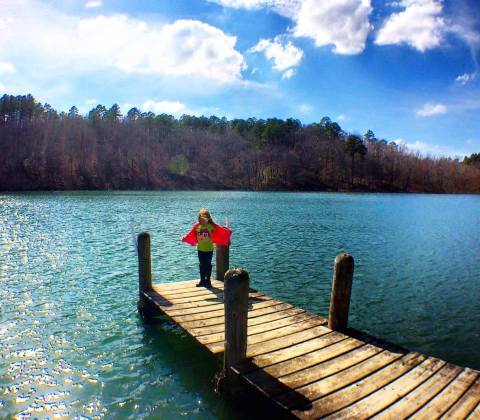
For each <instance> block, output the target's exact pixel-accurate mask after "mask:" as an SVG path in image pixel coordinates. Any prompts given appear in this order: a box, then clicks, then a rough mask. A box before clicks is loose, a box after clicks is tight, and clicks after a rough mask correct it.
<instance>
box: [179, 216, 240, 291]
mask: <svg viewBox="0 0 480 420" xmlns="http://www.w3.org/2000/svg"><path fill="white" fill-rule="evenodd" d="M231 235H232V231H231V230H230V229H229V228H228V227H222V226H220V225H218V224H217V223H215V222H214V221H213V219H212V216H211V215H210V212H209V211H208V210H207V209H205V208H202V209H200V211H199V212H198V222H197V223H195V224H194V225H193V227H192V229H191V230H190V232H188V233H187V234H186V235H185V236H184V237H183V238H182V241H183V242H186V243H187V244H189V245H192V246H195V245H196V246H197V252H198V261H199V266H200V283H198V284H197V287H202V286H203V287H208V288H209V287H212V284H211V282H210V277H211V275H212V257H213V245H214V244H216V245H225V246H228V245H230V237H231Z"/></svg>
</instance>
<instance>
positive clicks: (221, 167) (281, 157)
mask: <svg viewBox="0 0 480 420" xmlns="http://www.w3.org/2000/svg"><path fill="white" fill-rule="evenodd" d="M0 147H1V153H0V190H4V191H5V190H9V191H13V190H74V189H171V188H179V189H217V188H218V189H252V190H326V191H408V192H441V193H447V192H448V193H456V192H467V193H478V192H480V166H479V165H477V161H478V159H477V160H475V162H471V161H470V160H469V159H466V160H465V161H464V162H459V161H458V160H452V159H446V158H441V159H433V158H428V157H423V156H420V155H419V154H415V153H412V152H410V151H408V150H407V149H406V148H405V147H404V146H401V145H397V144H395V143H393V142H390V143H389V142H387V141H386V140H383V139H378V138H376V136H375V134H374V133H373V132H372V131H370V130H369V131H367V133H365V135H364V136H359V135H356V134H350V133H346V132H345V131H343V130H342V128H341V127H340V125H339V124H338V123H336V122H334V121H332V120H331V119H330V118H328V117H324V118H322V119H321V120H320V121H319V122H318V123H313V124H308V125H303V124H301V122H300V121H298V120H296V119H287V120H281V119H276V118H271V119H266V120H263V119H256V118H249V119H246V120H245V119H233V120H227V119H226V118H218V117H215V116H211V117H209V118H207V117H203V116H202V117H195V116H191V115H183V116H182V117H180V118H178V119H176V118H174V117H173V116H171V115H166V114H160V115H155V114H154V113H152V112H140V111H139V110H138V109H137V108H132V109H131V110H130V111H128V113H127V115H125V116H122V114H121V112H120V108H119V106H118V105H113V106H112V107H110V108H109V109H107V108H106V107H105V106H103V105H98V106H96V107H95V108H93V109H92V110H91V111H90V112H89V113H88V114H87V115H86V116H82V115H80V114H79V112H78V109H77V108H76V107H72V108H71V109H70V110H69V111H68V113H65V112H60V113H59V112H57V111H56V110H54V109H53V108H52V107H51V106H50V105H48V104H41V103H39V102H37V101H36V100H35V98H33V96H31V95H26V96H9V95H4V96H3V97H2V98H0Z"/></svg>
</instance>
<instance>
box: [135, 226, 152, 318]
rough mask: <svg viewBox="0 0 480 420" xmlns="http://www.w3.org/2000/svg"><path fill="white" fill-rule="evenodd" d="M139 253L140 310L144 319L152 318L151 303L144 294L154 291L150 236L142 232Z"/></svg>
mask: <svg viewBox="0 0 480 420" xmlns="http://www.w3.org/2000/svg"><path fill="white" fill-rule="evenodd" d="M137 253H138V291H139V299H138V310H139V312H140V314H141V315H142V316H143V318H144V319H147V320H148V319H149V318H150V316H149V315H150V313H149V310H148V308H149V304H148V303H149V302H148V301H147V299H146V298H145V295H144V294H143V293H144V292H148V291H150V290H152V258H151V254H150V234H149V233H148V232H142V233H140V234H139V235H138V238H137Z"/></svg>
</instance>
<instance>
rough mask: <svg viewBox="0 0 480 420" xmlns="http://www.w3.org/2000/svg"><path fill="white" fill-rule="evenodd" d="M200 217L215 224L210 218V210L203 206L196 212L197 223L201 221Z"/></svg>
mask: <svg viewBox="0 0 480 420" xmlns="http://www.w3.org/2000/svg"><path fill="white" fill-rule="evenodd" d="M202 217H204V218H205V219H207V223H211V224H212V225H213V224H215V222H214V221H213V219H212V216H210V212H209V211H208V210H207V209H205V208H201V209H200V210H199V212H198V223H202V221H201V218H202Z"/></svg>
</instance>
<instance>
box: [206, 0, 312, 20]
mask: <svg viewBox="0 0 480 420" xmlns="http://www.w3.org/2000/svg"><path fill="white" fill-rule="evenodd" d="M208 1H210V2H213V3H218V4H221V5H222V6H225V7H232V8H234V9H247V10H258V9H264V8H266V9H271V10H273V11H274V12H276V13H278V14H280V15H282V16H286V17H290V18H291V17H293V16H295V15H296V13H297V12H298V10H299V8H300V6H301V4H302V1H303V0H208Z"/></svg>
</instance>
